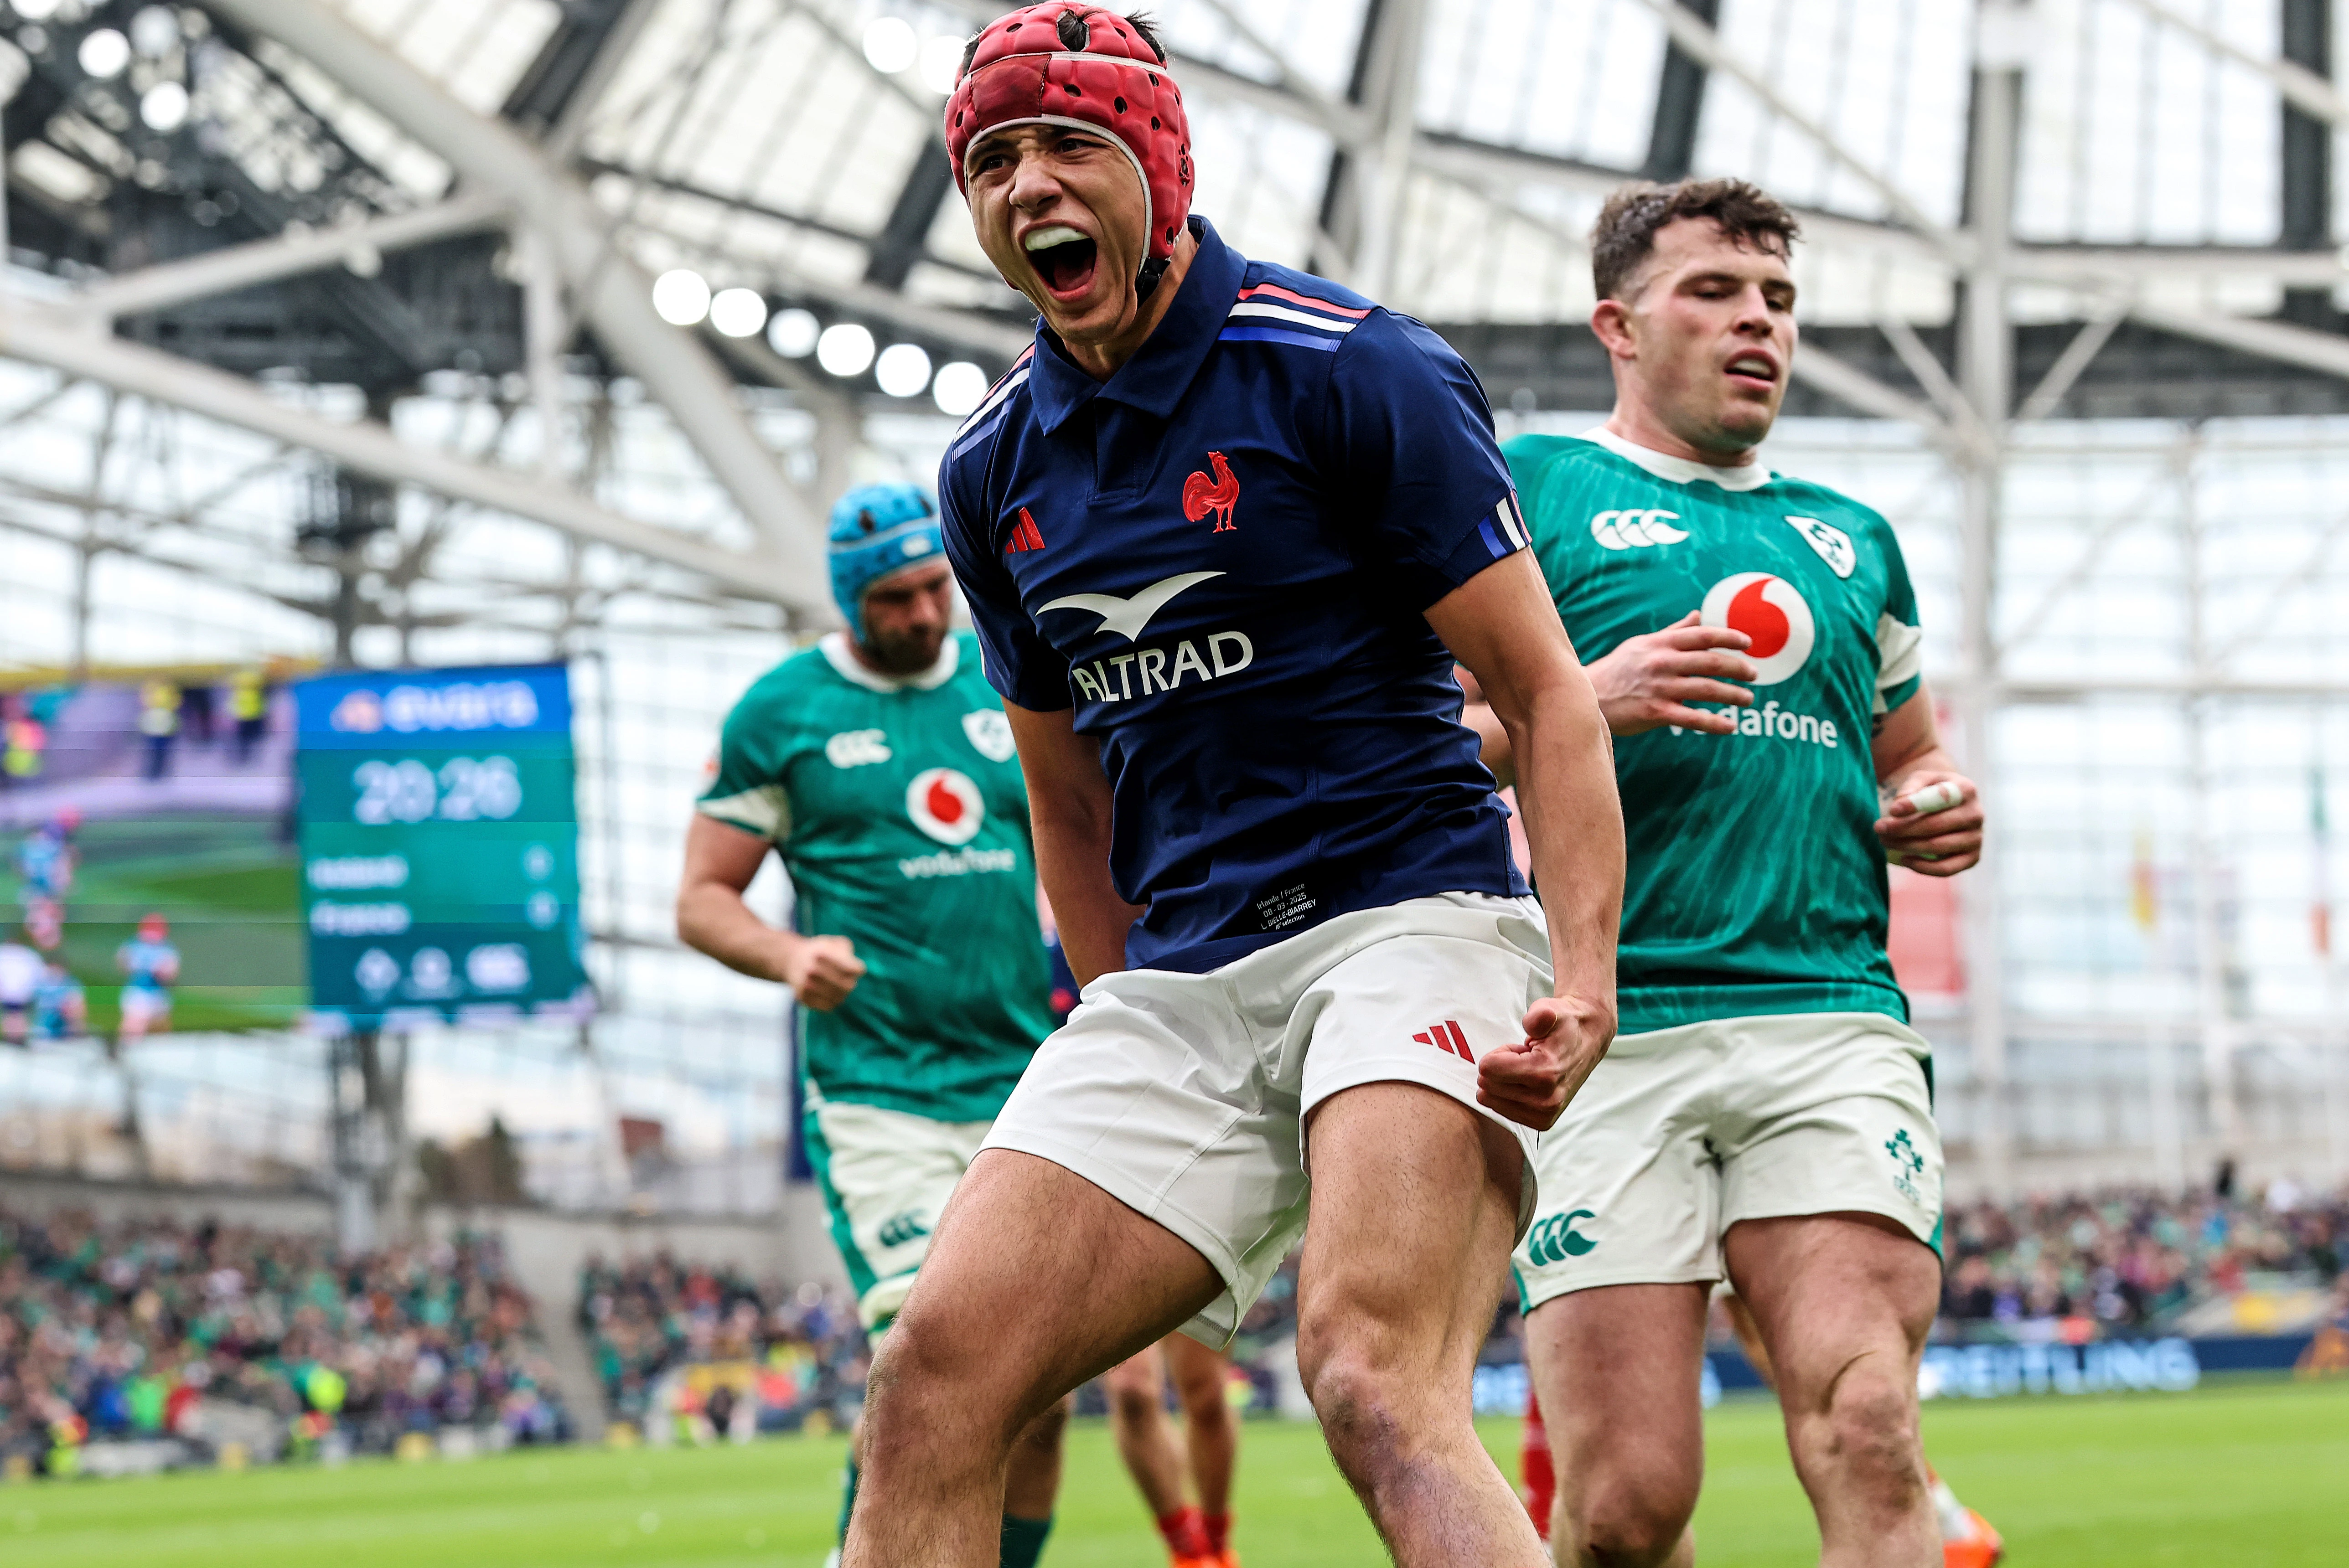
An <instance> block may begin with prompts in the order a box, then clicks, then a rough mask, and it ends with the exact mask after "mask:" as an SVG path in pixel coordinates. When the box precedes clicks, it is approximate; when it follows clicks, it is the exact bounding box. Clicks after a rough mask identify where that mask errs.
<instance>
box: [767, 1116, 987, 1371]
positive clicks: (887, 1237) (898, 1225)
mask: <svg viewBox="0 0 2349 1568" xmlns="http://www.w3.org/2000/svg"><path fill="white" fill-rule="evenodd" d="M987 1127H988V1124H987V1123H986V1122H984V1121H936V1120H933V1119H931V1118H929V1117H926V1116H915V1115H913V1114H911V1113H909V1112H906V1111H902V1110H890V1109H885V1108H884V1107H882V1106H877V1105H856V1104H853V1103H849V1102H845V1101H841V1100H828V1099H824V1098H823V1096H821V1095H819V1094H817V1093H816V1092H815V1088H814V1086H813V1085H812V1084H811V1085H810V1086H809V1088H808V1105H807V1117H806V1120H805V1122H804V1124H803V1136H804V1138H805V1140H806V1147H807V1151H808V1162H809V1163H810V1164H812V1165H813V1166H814V1167H815V1177H816V1184H817V1186H818V1188H819V1189H820V1190H821V1191H823V1206H824V1210H825V1212H826V1213H827V1215H828V1216H829V1217H830V1219H831V1222H832V1241H833V1245H834V1246H836V1247H838V1248H839V1249H840V1261H841V1262H842V1263H843V1264H846V1265H847V1266H848V1281H849V1284H850V1285H851V1286H852V1287H853V1288H854V1290H855V1292H856V1315H857V1316H858V1317H859V1318H861V1319H862V1320H863V1321H864V1326H865V1327H866V1328H867V1329H868V1330H869V1329H874V1328H877V1327H878V1326H881V1325H882V1324H884V1323H885V1322H887V1321H888V1320H889V1319H890V1318H892V1317H895V1315H897V1310H898V1309H899V1308H900V1307H902V1306H904V1305H905V1296H906V1293H908V1292H909V1291H911V1290H912V1289H913V1288H914V1273H915V1271H916V1269H919V1268H920V1267H921V1266H922V1262H923V1260H924V1259H926V1258H927V1257H928V1256H929V1255H930V1233H931V1232H932V1231H935V1230H936V1229H937V1225H938V1215H939V1214H940V1213H942V1212H945V1210H946V1206H947V1199H948V1198H950V1197H952V1196H953V1195H954V1190H955V1183H956V1182H957V1181H961V1180H962V1173H963V1172H964V1171H968V1170H969V1169H970V1162H971V1161H972V1160H974V1159H976V1158H977V1157H978V1150H979V1149H980V1147H981V1145H983V1144H984V1143H985V1142H986V1140H987Z"/></svg>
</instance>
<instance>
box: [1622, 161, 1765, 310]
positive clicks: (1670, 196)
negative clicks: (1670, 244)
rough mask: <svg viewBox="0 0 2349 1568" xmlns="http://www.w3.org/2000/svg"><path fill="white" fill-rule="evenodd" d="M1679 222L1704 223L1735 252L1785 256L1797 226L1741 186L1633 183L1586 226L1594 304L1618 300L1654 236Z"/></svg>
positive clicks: (1757, 190)
mask: <svg viewBox="0 0 2349 1568" xmlns="http://www.w3.org/2000/svg"><path fill="white" fill-rule="evenodd" d="M1682 218H1710V219H1712V220H1713V222H1716V223H1718V224H1720V225H1721V231H1722V232H1723V233H1724V234H1727V235H1728V236H1729V237H1730V239H1731V240H1733V242H1736V243H1737V244H1738V245H1740V246H1745V245H1752V246H1754V247H1755V248H1757V249H1760V250H1764V251H1770V252H1775V253H1777V254H1779V255H1781V256H1785V255H1791V254H1792V253H1793V252H1794V248H1795V241H1796V240H1799V239H1801V238H1802V237H1803V225H1802V224H1801V223H1800V222H1797V221H1796V220H1795V214H1794V213H1792V212H1791V211H1787V210H1786V206H1785V203H1784V202H1782V201H1779V200H1778V199H1777V198H1776V197H1775V196H1773V195H1771V194H1770V193H1769V192H1768V191H1764V190H1763V189H1762V188H1761V187H1760V186H1759V185H1754V184H1749V183H1748V182H1746V181H1743V180H1682V181H1675V182H1674V183H1672V184H1670V185H1659V184H1657V183H1655V182H1654V181H1650V180H1640V181H1633V182H1632V183H1631V184H1629V185H1626V186H1624V187H1622V188H1621V189H1620V190H1619V191H1616V192H1615V193H1614V194H1613V195H1611V196H1609V197H1608V198H1607V205H1605V206H1604V207H1601V208H1600V209H1599V221H1598V222H1596V223H1593V224H1592V225H1591V226H1590V281H1591V283H1592V284H1595V285H1596V286H1597V287H1598V290H1599V298H1600V299H1620V298H1621V297H1622V294H1621V290H1622V288H1623V286H1624V285H1625V284H1628V283H1630V281H1631V279H1632V277H1633V275H1634V274H1636V273H1638V272H1639V270H1640V263H1643V262H1645V261H1646V260H1647V259H1648V258H1649V257H1650V256H1651V255H1653V254H1654V253H1655V250H1656V232H1657V231H1658V230H1659V229H1661V228H1662V227H1663V226H1664V225H1665V224H1667V223H1671V222H1678V221H1679V220H1681V219H1682Z"/></svg>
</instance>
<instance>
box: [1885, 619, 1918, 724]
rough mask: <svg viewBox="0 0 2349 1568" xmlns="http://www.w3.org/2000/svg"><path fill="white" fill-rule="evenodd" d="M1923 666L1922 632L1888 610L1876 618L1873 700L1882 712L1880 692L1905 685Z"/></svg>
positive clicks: (1915, 676)
mask: <svg viewBox="0 0 2349 1568" xmlns="http://www.w3.org/2000/svg"><path fill="white" fill-rule="evenodd" d="M1924 668H1925V633H1924V631H1923V629H1922V628H1921V627H1917V626H1911V625H1909V624H1907V623H1905V622H1903V621H1900V620H1899V619H1898V618H1896V617H1895V616H1894V615H1893V614H1891V613H1890V612H1889V611H1887V612H1886V613H1885V614H1881V615H1878V617H1877V618H1876V703H1875V707H1874V709H1873V711H1874V712H1877V713H1883V712H1885V711H1887V710H1886V707H1885V706H1884V694H1885V693H1886V692H1889V691H1890V690H1892V689H1893V688H1894V687H1895V686H1906V685H1908V684H1909V682H1910V681H1913V680H1915V679H1916V678H1917V677H1918V676H1920V674H1922V673H1923V671H1924Z"/></svg>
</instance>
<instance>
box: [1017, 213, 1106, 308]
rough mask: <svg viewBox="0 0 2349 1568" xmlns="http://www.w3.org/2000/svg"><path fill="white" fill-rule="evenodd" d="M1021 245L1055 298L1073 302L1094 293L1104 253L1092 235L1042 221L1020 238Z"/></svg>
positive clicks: (1065, 302) (1039, 279)
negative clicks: (1094, 284) (1093, 240)
mask: <svg viewBox="0 0 2349 1568" xmlns="http://www.w3.org/2000/svg"><path fill="white" fill-rule="evenodd" d="M1019 245H1020V248H1021V249H1022V250H1024V251H1026V252H1027V253H1028V264H1029V265H1030V266H1031V267H1033V268H1034V269H1035V270H1036V277H1037V279H1038V281H1039V282H1040V283H1042V284H1043V285H1044V292H1045V293H1047V294H1050V295H1051V296H1052V297H1053V298H1054V299H1056V300H1059V301H1061V303H1062V304H1075V303H1076V302H1077V301H1079V300H1081V299H1082V298H1084V296H1085V295H1086V294H1089V293H1091V292H1092V286H1093V273H1094V270H1095V268H1096V267H1097V266H1098V265H1099V263H1100V259H1101V255H1100V247H1099V246H1097V245H1095V244H1094V243H1093V242H1092V239H1091V238H1090V237H1089V236H1087V235H1085V234H1083V233H1081V232H1078V231H1077V230H1075V229H1072V228H1071V227H1070V226H1069V225H1068V224H1066V223H1040V224H1038V225H1037V226H1036V227H1035V228H1033V229H1030V230H1029V231H1028V232H1027V233H1026V234H1024V235H1022V236H1021V237H1020V241H1019Z"/></svg>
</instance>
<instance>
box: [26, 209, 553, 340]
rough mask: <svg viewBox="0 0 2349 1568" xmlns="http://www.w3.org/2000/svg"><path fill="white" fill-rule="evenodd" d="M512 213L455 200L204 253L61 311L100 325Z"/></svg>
mask: <svg viewBox="0 0 2349 1568" xmlns="http://www.w3.org/2000/svg"><path fill="white" fill-rule="evenodd" d="M511 215H512V208H511V207H509V206H508V205H507V204H506V203H505V202H503V201H500V200H498V199H497V198H496V197H494V196H489V195H482V194H470V195H459V196H454V197H451V198H450V200H448V201H443V202H440V203H439V204H437V205H435V206H431V207H426V208H422V209H419V211H414V212H399V213H395V214H393V215H392V216H390V217H388V218H377V219H373V220H370V221H368V222H362V223H353V224H350V225H347V226H346V227H340V228H334V229H310V230H305V231H299V232H287V233H283V234H279V235H277V236H275V237H274V238H272V239H267V240H255V241H254V242H251V243H249V244H243V245H230V246H227V247H225V248H223V249H221V250H217V251H205V252H203V253H200V254H198V255H194V256H190V257H188V258H187V259H185V260H183V261H176V262H163V263H159V264H157V265H155V266H151V267H141V268H140V269H139V270H138V271H136V272H129V273H116V274H115V275H114V276H112V277H109V278H106V279H104V280H102V281H100V282H98V283H94V284H89V285H88V287H86V288H83V289H80V290H78V291H77V292H76V293H74V294H70V295H68V296H67V299H66V300H65V301H64V302H63V304H64V307H65V308H67V309H69V310H72V311H74V312H75V313H77V314H78V315H86V316H89V317H92V318H94V319H97V320H100V321H112V320H113V319H115V318H116V317H118V316H125V315H140V314H141V313H142V312H146V311H153V310H164V309H168V308H170V307H171V306H172V305H177V304H187V303H189V302H190V301H191V300H200V299H209V298H211V297H212V295H214V294H233V293H234V292H235V291H236V290H238V289H243V288H251V287H253V286H254V285H255V284H266V283H274V282H276V281H277V280H279V279H280V278H290V277H298V276H300V275H301V274H302V273H311V272H317V271H321V270H323V269H325V268H327V267H335V266H341V265H344V264H346V263H349V262H350V261H351V260H352V259H353V258H355V257H363V256H366V255H367V254H368V253H378V254H379V253H382V252H385V251H398V250H404V249H406V248H408V247H409V246H411V245H423V244H429V243H431V242H434V241H436V240H447V239H453V238H454V237H456V236H457V235H460V234H471V233H478V232H481V231H482V230H484V229H493V228H497V227H498V226H500V225H501V224H502V223H504V222H506V221H507V219H508V218H509V217H510V216H511Z"/></svg>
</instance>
